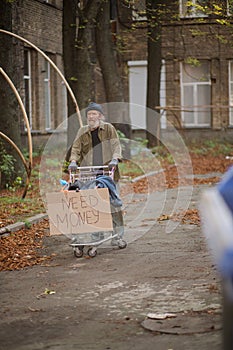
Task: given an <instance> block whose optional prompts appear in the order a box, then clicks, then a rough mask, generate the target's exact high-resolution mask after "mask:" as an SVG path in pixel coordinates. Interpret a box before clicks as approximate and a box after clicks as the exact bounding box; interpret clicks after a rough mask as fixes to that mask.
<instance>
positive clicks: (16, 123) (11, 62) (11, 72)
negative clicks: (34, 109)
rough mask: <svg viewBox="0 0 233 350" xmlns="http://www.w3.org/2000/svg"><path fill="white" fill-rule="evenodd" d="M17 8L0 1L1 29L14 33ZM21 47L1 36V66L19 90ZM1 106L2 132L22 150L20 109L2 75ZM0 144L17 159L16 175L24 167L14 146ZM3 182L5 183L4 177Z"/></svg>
mask: <svg viewBox="0 0 233 350" xmlns="http://www.w3.org/2000/svg"><path fill="white" fill-rule="evenodd" d="M16 6H18V4H17V2H15V3H9V2H6V1H5V0H4V1H0V28H2V29H5V30H8V31H12V13H13V11H14V7H16ZM20 47H21V46H20V45H19V44H18V43H15V40H14V39H13V38H12V37H11V36H9V35H5V34H1V55H0V66H1V67H2V68H3V70H4V71H5V72H6V74H7V75H8V76H9V77H10V79H11V80H12V81H13V83H14V84H15V86H16V88H17V89H19V88H20V86H19V80H20V78H21V79H22V73H21V72H20V71H19V70H20V68H21V67H20V63H19V61H18V51H17V50H20ZM0 105H1V117H0V130H1V131H2V132H3V133H4V134H6V135H7V136H8V137H9V138H10V139H11V140H12V141H13V142H14V143H15V144H16V145H17V146H18V147H19V148H20V146H21V134H20V115H21V114H20V108H19V105H18V102H17V99H16V97H15V94H14V92H13V91H12V89H11V88H10V86H9V84H8V83H7V81H6V80H5V79H4V78H3V76H2V75H0ZM0 142H2V143H3V145H4V148H5V149H6V152H7V153H8V154H10V155H12V156H13V157H14V158H15V159H16V163H15V166H14V167H15V173H19V171H20V170H22V168H23V166H22V163H21V160H20V159H19V157H18V155H17V153H16V152H15V150H14V149H13V148H12V146H10V145H9V144H8V143H6V142H5V141H3V140H2V139H1V140H0ZM0 158H1V154H0ZM0 161H1V159H0ZM12 176H15V174H12ZM2 181H3V182H4V177H3V179H2Z"/></svg>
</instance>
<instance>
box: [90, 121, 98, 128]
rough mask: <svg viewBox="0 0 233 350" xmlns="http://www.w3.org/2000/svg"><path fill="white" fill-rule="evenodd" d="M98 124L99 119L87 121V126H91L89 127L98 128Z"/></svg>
mask: <svg viewBox="0 0 233 350" xmlns="http://www.w3.org/2000/svg"><path fill="white" fill-rule="evenodd" d="M99 125H100V121H99V120H95V121H94V120H89V121H88V126H89V127H90V128H91V129H96V128H98V127H99Z"/></svg>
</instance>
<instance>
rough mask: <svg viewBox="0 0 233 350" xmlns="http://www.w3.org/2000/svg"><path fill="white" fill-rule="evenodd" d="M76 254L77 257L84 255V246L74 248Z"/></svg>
mask: <svg viewBox="0 0 233 350" xmlns="http://www.w3.org/2000/svg"><path fill="white" fill-rule="evenodd" d="M74 256H75V257H76V258H81V257H82V256H83V247H77V248H75V249H74Z"/></svg>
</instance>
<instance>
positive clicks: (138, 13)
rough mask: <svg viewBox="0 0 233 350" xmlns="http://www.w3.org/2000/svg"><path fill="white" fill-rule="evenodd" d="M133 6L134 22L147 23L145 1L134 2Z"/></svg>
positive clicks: (135, 0) (137, 0)
mask: <svg viewBox="0 0 233 350" xmlns="http://www.w3.org/2000/svg"><path fill="white" fill-rule="evenodd" d="M130 4H132V5H131V6H132V17H133V20H134V21H146V20H147V17H146V1H145V0H133V1H131V2H130Z"/></svg>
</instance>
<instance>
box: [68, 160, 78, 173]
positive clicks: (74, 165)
mask: <svg viewBox="0 0 233 350" xmlns="http://www.w3.org/2000/svg"><path fill="white" fill-rule="evenodd" d="M77 168H78V166H77V163H76V161H75V160H72V161H71V162H70V164H69V166H68V170H69V171H71V172H75V171H76V170H77Z"/></svg>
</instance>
